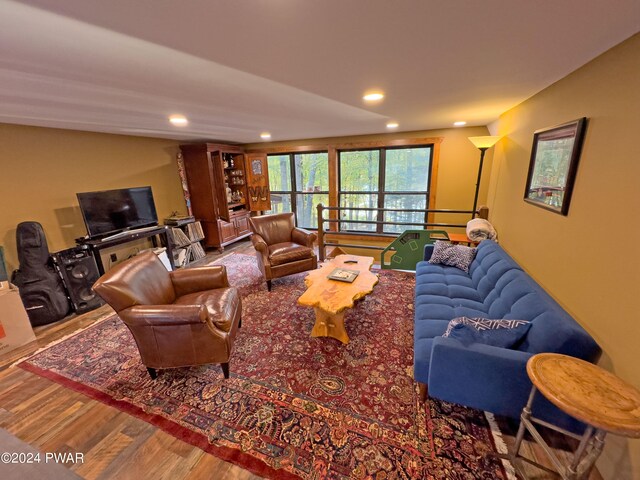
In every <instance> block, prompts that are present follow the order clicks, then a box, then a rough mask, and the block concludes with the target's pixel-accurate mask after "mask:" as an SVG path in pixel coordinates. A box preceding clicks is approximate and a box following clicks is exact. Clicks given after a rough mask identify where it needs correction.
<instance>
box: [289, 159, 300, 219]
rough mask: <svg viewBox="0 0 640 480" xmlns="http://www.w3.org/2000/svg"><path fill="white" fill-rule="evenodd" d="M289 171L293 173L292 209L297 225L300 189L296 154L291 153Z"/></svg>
mask: <svg viewBox="0 0 640 480" xmlns="http://www.w3.org/2000/svg"><path fill="white" fill-rule="evenodd" d="M289 172H290V174H291V211H292V212H293V218H295V220H296V227H297V226H298V195H297V194H296V193H295V192H296V191H297V190H298V185H297V184H296V162H295V160H294V154H293V153H290V154H289Z"/></svg>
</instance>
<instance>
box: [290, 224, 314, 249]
mask: <svg viewBox="0 0 640 480" xmlns="http://www.w3.org/2000/svg"><path fill="white" fill-rule="evenodd" d="M316 238H318V235H316V234H315V233H312V232H308V231H307V230H304V229H302V228H298V227H295V228H294V229H293V230H292V231H291V240H292V241H293V242H295V243H297V244H299V245H304V246H305V247H309V248H313V242H315V241H316Z"/></svg>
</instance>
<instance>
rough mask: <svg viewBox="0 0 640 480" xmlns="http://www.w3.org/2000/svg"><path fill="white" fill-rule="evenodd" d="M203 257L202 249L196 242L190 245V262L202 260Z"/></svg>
mask: <svg viewBox="0 0 640 480" xmlns="http://www.w3.org/2000/svg"><path fill="white" fill-rule="evenodd" d="M205 255H206V254H205V251H204V248H202V245H200V244H199V243H197V242H196V243H192V244H191V259H192V260H199V259H201V258H204V256H205Z"/></svg>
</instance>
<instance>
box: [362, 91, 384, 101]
mask: <svg viewBox="0 0 640 480" xmlns="http://www.w3.org/2000/svg"><path fill="white" fill-rule="evenodd" d="M383 98H384V93H382V92H369V93H365V95H364V97H362V99H363V100H366V101H367V102H377V101H378V100H382V99H383Z"/></svg>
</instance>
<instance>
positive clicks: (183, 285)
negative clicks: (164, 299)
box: [169, 265, 229, 297]
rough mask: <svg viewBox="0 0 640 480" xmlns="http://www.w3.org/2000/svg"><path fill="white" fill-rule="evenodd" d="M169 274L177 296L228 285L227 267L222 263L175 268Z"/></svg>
mask: <svg viewBox="0 0 640 480" xmlns="http://www.w3.org/2000/svg"><path fill="white" fill-rule="evenodd" d="M169 275H170V276H171V282H172V283H173V288H174V290H175V292H176V296H178V297H181V296H183V295H187V294H189V293H195V292H202V291H204V290H214V289H216V288H225V287H229V280H228V279H227V269H226V267H225V266H224V265H216V266H213V267H197V268H187V269H182V270H175V271H173V272H170V274H169Z"/></svg>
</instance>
